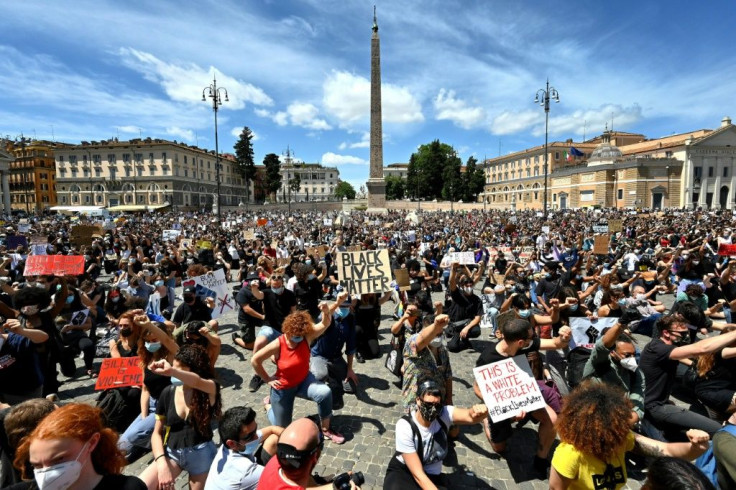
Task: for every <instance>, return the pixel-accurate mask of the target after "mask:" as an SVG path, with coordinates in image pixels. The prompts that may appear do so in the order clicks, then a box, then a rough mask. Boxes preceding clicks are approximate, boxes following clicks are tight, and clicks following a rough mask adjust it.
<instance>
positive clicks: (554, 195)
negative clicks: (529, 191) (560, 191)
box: [552, 194, 557, 202]
mask: <svg viewBox="0 0 736 490" xmlns="http://www.w3.org/2000/svg"><path fill="white" fill-rule="evenodd" d="M552 201H553V202H557V194H552Z"/></svg>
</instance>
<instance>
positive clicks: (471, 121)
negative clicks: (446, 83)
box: [434, 88, 486, 129]
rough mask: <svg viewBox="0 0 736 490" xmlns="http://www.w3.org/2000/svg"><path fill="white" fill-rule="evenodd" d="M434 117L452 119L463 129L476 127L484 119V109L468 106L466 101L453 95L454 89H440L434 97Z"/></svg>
mask: <svg viewBox="0 0 736 490" xmlns="http://www.w3.org/2000/svg"><path fill="white" fill-rule="evenodd" d="M434 110H435V111H436V112H437V115H436V116H435V118H436V119H438V120H440V121H443V120H447V121H452V122H453V123H454V124H455V126H459V127H461V128H463V129H472V128H474V127H477V126H479V125H481V124H483V122H484V121H485V119H486V111H485V110H483V108H482V107H469V106H468V103H467V102H465V101H464V100H462V99H458V98H456V97H455V91H454V90H445V89H444V88H442V89H440V92H439V93H438V94H437V97H435V99H434Z"/></svg>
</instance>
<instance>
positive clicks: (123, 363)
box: [95, 356, 143, 391]
mask: <svg viewBox="0 0 736 490" xmlns="http://www.w3.org/2000/svg"><path fill="white" fill-rule="evenodd" d="M139 362H140V358H139V357H138V356H135V357H110V358H107V359H103V360H102V366H101V367H100V374H99V375H98V376H97V382H96V383H95V390H96V391H102V390H109V389H111V388H123V387H126V386H142V385H143V371H142V370H141V366H140V364H139Z"/></svg>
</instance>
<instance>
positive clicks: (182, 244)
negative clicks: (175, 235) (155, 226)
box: [179, 238, 192, 250]
mask: <svg viewBox="0 0 736 490" xmlns="http://www.w3.org/2000/svg"><path fill="white" fill-rule="evenodd" d="M191 246H192V240H191V239H189V238H185V239H183V240H181V241H180V242H179V250H187V249H188V248H189V247H191Z"/></svg>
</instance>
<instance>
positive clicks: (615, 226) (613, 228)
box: [608, 219, 624, 233]
mask: <svg viewBox="0 0 736 490" xmlns="http://www.w3.org/2000/svg"><path fill="white" fill-rule="evenodd" d="M623 230H624V222H623V220H620V219H609V220H608V231H610V232H611V233H616V232H617V231H623Z"/></svg>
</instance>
